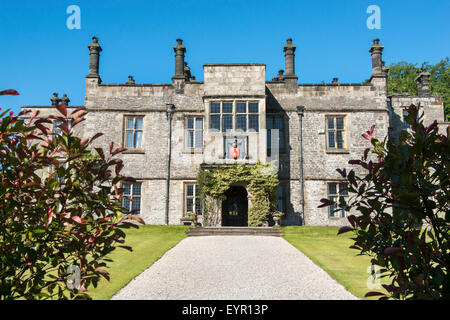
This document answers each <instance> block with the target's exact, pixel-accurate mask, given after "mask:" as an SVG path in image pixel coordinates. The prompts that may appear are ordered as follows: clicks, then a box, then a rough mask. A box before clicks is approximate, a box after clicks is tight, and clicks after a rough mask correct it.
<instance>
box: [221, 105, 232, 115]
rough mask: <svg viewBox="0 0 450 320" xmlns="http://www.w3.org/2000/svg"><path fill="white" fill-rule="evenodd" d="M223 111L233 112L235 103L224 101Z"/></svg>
mask: <svg viewBox="0 0 450 320" xmlns="http://www.w3.org/2000/svg"><path fill="white" fill-rule="evenodd" d="M222 113H233V104H232V103H231V102H224V103H223V104H222Z"/></svg>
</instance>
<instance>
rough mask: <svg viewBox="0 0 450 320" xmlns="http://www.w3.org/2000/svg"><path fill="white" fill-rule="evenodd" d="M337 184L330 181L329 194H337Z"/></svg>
mask: <svg viewBox="0 0 450 320" xmlns="http://www.w3.org/2000/svg"><path fill="white" fill-rule="evenodd" d="M336 188H337V186H336V183H329V184H328V194H329V195H332V194H337V189H336Z"/></svg>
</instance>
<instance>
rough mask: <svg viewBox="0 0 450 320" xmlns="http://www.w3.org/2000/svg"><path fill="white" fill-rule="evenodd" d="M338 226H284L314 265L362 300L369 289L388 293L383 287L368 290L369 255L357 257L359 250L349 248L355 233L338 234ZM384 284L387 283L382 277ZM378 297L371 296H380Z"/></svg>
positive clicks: (294, 243) (295, 244)
mask: <svg viewBox="0 0 450 320" xmlns="http://www.w3.org/2000/svg"><path fill="white" fill-rule="evenodd" d="M338 230H339V228H338V227H307V226H302V227H298V226H289V227H283V228H282V231H283V238H284V239H286V241H288V242H289V243H291V244H292V245H293V246H294V247H296V248H297V249H299V250H300V251H302V252H303V253H304V254H305V255H306V256H308V257H309V258H310V259H311V260H312V261H313V262H314V263H315V264H317V265H318V266H320V267H321V268H322V269H323V270H325V271H326V272H327V273H328V274H329V275H330V276H331V277H332V278H334V279H335V280H336V281H338V282H339V283H340V284H342V285H343V286H344V287H345V288H346V289H347V290H348V291H350V292H351V293H353V294H354V295H355V296H357V297H359V298H361V299H367V298H364V295H365V294H366V293H367V292H368V291H380V292H385V291H384V289H383V288H381V289H379V290H377V289H368V288H367V280H368V278H369V276H370V274H369V273H367V267H369V266H370V265H371V263H370V258H369V257H368V256H357V253H359V251H358V250H355V249H349V246H351V245H352V244H353V241H352V240H351V239H350V238H351V237H352V235H353V234H352V233H350V232H349V233H344V234H341V235H339V236H337V232H338ZM381 283H387V282H386V281H385V280H384V279H382V281H381ZM377 298H378V297H375V298H371V300H372V299H377Z"/></svg>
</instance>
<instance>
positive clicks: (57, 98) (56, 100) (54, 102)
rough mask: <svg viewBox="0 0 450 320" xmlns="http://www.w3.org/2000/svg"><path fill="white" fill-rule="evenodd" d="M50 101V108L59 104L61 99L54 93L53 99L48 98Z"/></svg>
mask: <svg viewBox="0 0 450 320" xmlns="http://www.w3.org/2000/svg"><path fill="white" fill-rule="evenodd" d="M50 101H51V102H52V106H56V105H58V104H60V102H61V98H59V97H58V93H56V92H54V93H53V97H51V98H50Z"/></svg>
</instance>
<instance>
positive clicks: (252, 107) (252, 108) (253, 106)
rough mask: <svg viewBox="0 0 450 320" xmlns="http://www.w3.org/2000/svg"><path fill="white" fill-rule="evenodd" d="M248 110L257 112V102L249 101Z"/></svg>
mask: <svg viewBox="0 0 450 320" xmlns="http://www.w3.org/2000/svg"><path fill="white" fill-rule="evenodd" d="M248 112H249V113H258V103H257V102H250V103H249V104H248Z"/></svg>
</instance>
